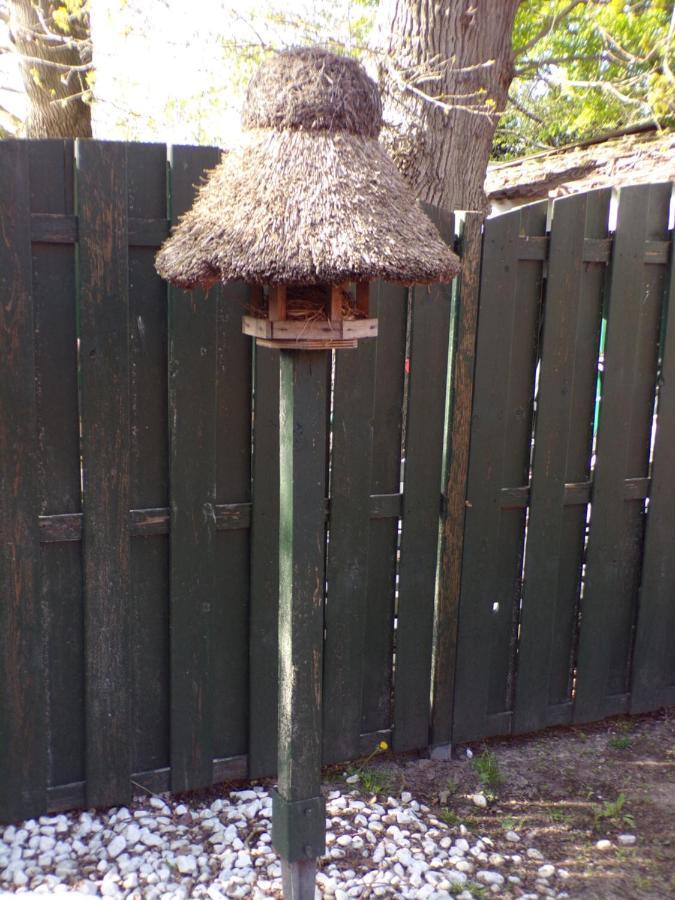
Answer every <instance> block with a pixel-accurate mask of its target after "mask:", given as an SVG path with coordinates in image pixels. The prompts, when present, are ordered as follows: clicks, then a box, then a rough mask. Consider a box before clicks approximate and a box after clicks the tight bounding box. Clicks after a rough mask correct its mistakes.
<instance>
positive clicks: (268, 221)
mask: <svg viewBox="0 0 675 900" xmlns="http://www.w3.org/2000/svg"><path fill="white" fill-rule="evenodd" d="M381 124H382V107H381V101H380V96H379V93H378V89H377V86H376V84H375V83H374V82H373V81H372V79H370V78H369V77H368V75H367V74H366V73H365V71H364V70H363V68H362V67H361V66H360V64H359V63H358V62H356V61H355V60H353V59H349V58H346V57H341V56H336V55H335V54H333V53H329V52H328V51H326V50H322V49H318V48H308V49H294V50H288V51H284V52H282V53H279V54H278V55H276V56H275V57H273V58H272V59H270V60H268V61H267V62H265V63H263V65H261V66H260V68H259V69H258V71H257V72H256V74H255V75H254V76H253V78H252V79H251V82H250V84H249V87H248V92H247V96H246V104H245V108H244V112H243V125H244V127H245V132H244V138H243V140H242V143H241V146H240V147H239V148H238V149H237V150H235V151H232V152H229V153H226V154H225V155H224V157H223V160H222V162H221V163H220V165H219V166H218V167H217V168H216V169H214V170H213V171H212V172H211V173H210V175H209V177H208V180H207V181H206V183H205V184H204V185H203V186H202V187H201V189H200V191H199V194H198V197H197V199H196V201H195V203H194V206H193V207H192V209H191V210H190V211H189V212H188V213H187V214H186V215H185V216H184V217H183V218H182V220H181V221H180V223H179V225H178V226H177V227H176V229H175V230H174V232H173V234H172V235H171V237H170V238H169V239H168V240H167V241H166V243H165V244H164V246H163V247H162V249H161V250H160V252H159V254H158V255H157V270H158V272H159V273H160V275H162V276H163V277H164V278H167V279H168V280H170V281H172V282H173V283H174V284H176V285H178V286H179V287H182V288H185V289H192V288H194V287H209V286H211V285H212V284H214V283H216V282H217V281H219V280H222V281H225V282H227V281H232V280H241V281H245V282H247V283H249V284H250V285H254V286H257V288H258V290H257V291H254V296H255V297H256V298H257V300H256V302H257V305H258V309H257V310H256V316H254V317H248V318H257V319H260V320H262V321H260V322H258V323H257V325H256V327H255V328H254V327H253V326H252V325H251V324H250V323H249V326H248V327H247V326H246V321H245V327H244V330H245V331H248V332H249V333H252V334H255V335H256V336H257V337H259V338H262V339H264V340H266V341H267V340H269V339H271V340H272V341H274V338H275V337H276V338H278V339H282V338H283V339H284V340H288V339H290V338H292V337H295V339H296V340H308V339H310V338H313V339H315V340H317V339H320V338H319V334H320V333H323V335H324V337H325V336H329V337H331V336H332V337H334V338H339V339H340V340H352V342H353V339H354V338H356V337H360V336H363V337H365V336H374V334H376V328H375V327H371V328H370V334H368V335H367V334H366V333H365V330H364V329H365V326H364V325H363V322H362V321H361V322H359V326H358V328H356V326H354V327H353V328H352V333H349V328H348V329H347V332H345V331H344V328H343V327H342V324H341V323H342V321H344V320H350V319H351V317H352V316H351V313H350V309H351V310H352V311H353V313H354V317H355V319H356V320H357V321H358V319H359V316H360V317H361V318H362V317H363V316H364V315H367V303H366V301H365V300H364V296H365V295H364V288H363V287H362V288H361V289H360V291H357V295H358V296H357V297H356V298H352V297H351V294H350V293H349V290H348V289H347V288H346V285H347V284H349V283H357V284H359V283H360V284H361V285H362V286H363V285H364V284H366V283H367V282H369V281H372V280H374V279H382V280H385V281H398V282H406V283H430V282H437V281H450V280H452V278H453V277H454V276H455V275H456V274H457V271H458V269H459V261H458V259H457V257H456V256H455V255H454V253H452V251H451V250H450V249H449V248H448V247H447V245H446V244H445V243H444V242H443V241H442V239H441V237H440V235H439V234H438V231H437V230H436V228H435V226H434V225H433V224H432V222H431V221H430V220H429V219H428V217H427V216H426V215H425V213H424V212H423V211H422V209H421V207H420V206H419V204H418V203H417V201H416V199H415V197H414V196H413V194H412V192H411V191H410V189H409V188H408V186H407V184H406V183H405V182H404V180H403V178H402V177H401V175H400V174H399V172H398V170H397V169H396V167H395V166H394V164H393V162H392V161H391V160H390V159H389V157H388V156H387V154H386V152H385V150H384V148H383V147H382V146H381V145H380V143H379V142H378V134H379V131H380V127H381ZM263 286H265V290H264V291H262V290H260V289H261V288H262V287H263ZM299 287H302V288H303V290H300V291H298V290H297V289H298V288H299ZM331 287H332V288H333V290H332V291H331V290H330V288H331ZM298 295H299V296H298ZM294 303H295V305H296V313H297V310H298V308H299V309H300V313H301V312H302V310H303V309H310V310H311V309H314V307H316V308H317V309H318V308H319V307H321V308H322V309H325V316H324V317H321V316H319V318H318V319H316V317H315V316H313V314H312V315H311V316H310V317H309V318H310V320H311V321H309V322H308V321H304V323H301V322H299V319H303V318H304V319H305V320H306V319H307V316H303V315H301V314H300V313H298V314H297V315H296V316H295V318H296V320H297V321H295V325H296V326H297V327H296V328H295V329H291V331H288V330H284V328H283V327H281V325H279V326H277V329H276V334H275V333H274V328H273V326H272V325H271V324H270V322H275V321H276V322H279V323H281V322H286V323H288V324H292V323H293V315H292V314H290V315H289V313H292V310H293V304H294ZM298 303H299V304H300V306H299V307H298ZM317 304H318V305H317ZM263 321H264V322H266V323H267V324H265V325H263ZM370 321H372V320H370ZM303 324H304V326H305V327H304V330H303V328H302V326H303ZM338 325H340V328H339V329H338V328H337V326H338ZM268 326H269V327H268ZM256 328H257V330H256ZM317 328H319V331H317ZM320 328H323V332H321V331H320ZM338 331H339V332H340V333H339V334H338V333H337V332H338ZM356 331H358V332H359V333H358V334H357V333H356ZM333 345H334V346H335V345H337V346H345V344H342V343H338V344H335V343H334V344H333ZM351 345H353V343H352V344H351Z"/></svg>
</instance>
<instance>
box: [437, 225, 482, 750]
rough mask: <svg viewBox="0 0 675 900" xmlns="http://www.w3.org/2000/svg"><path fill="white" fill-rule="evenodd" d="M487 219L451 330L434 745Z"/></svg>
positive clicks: (444, 738) (450, 680) (442, 719)
mask: <svg viewBox="0 0 675 900" xmlns="http://www.w3.org/2000/svg"><path fill="white" fill-rule="evenodd" d="M483 219H484V217H483V216H482V215H481V214H480V213H467V214H466V217H465V219H464V221H463V222H462V223H461V226H460V227H461V230H460V255H461V259H462V269H461V272H460V276H459V285H458V288H457V293H456V297H457V300H456V309H455V317H454V320H453V322H452V325H451V328H452V329H454V335H451V340H452V341H453V348H452V357H451V367H452V369H451V379H450V407H449V412H448V434H447V449H446V453H447V456H448V462H447V466H448V472H447V484H446V488H445V511H444V517H443V522H442V533H441V556H440V560H439V575H438V578H439V584H438V601H437V612H436V629H435V637H434V641H435V644H434V688H433V695H432V721H431V729H432V730H431V744H432V746H434V747H438V746H443V745H448V744H449V743H450V737H451V734H452V719H453V698H454V687H455V667H456V662H457V624H458V617H459V598H460V583H461V577H462V553H463V550H464V519H465V515H466V491H467V478H468V472H469V447H470V440H471V410H472V406H473V379H474V369H475V365H476V334H477V329H478V294H479V289H480V262H481V246H482V225H483Z"/></svg>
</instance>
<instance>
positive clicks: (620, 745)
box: [607, 734, 630, 750]
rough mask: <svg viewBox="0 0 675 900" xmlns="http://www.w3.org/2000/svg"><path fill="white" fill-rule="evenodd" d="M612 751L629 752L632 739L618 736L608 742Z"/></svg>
mask: <svg viewBox="0 0 675 900" xmlns="http://www.w3.org/2000/svg"><path fill="white" fill-rule="evenodd" d="M607 743H608V745H609V746H610V747H611V748H612V750H628V748H629V747H630V738H629V737H628V735H625V734H616V735H614V737H611V738H610V739H609V741H608V742H607Z"/></svg>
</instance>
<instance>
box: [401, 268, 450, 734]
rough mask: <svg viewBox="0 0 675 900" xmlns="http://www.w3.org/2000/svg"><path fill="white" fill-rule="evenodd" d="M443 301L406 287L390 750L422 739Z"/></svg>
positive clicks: (441, 293) (441, 404) (441, 291)
mask: <svg viewBox="0 0 675 900" xmlns="http://www.w3.org/2000/svg"><path fill="white" fill-rule="evenodd" d="M450 305H451V289H450V287H449V286H448V285H437V286H433V287H430V288H429V287H416V288H414V290H413V297H412V315H411V331H412V333H411V339H410V380H409V386H408V409H407V420H406V422H407V428H406V446H405V470H404V483H403V532H402V535H401V559H400V564H399V582H398V588H399V595H398V617H397V629H396V673H395V678H394V749H395V750H396V751H404V750H413V749H416V748H419V747H426V746H427V745H428V743H429V724H430V712H431V711H430V705H429V698H430V695H431V662H432V649H433V647H432V644H433V627H434V604H435V597H436V568H437V562H438V539H439V526H440V509H441V503H440V501H441V480H442V475H443V472H442V465H443V431H444V414H445V391H446V383H447V373H448V363H449V359H448V341H449V326H450Z"/></svg>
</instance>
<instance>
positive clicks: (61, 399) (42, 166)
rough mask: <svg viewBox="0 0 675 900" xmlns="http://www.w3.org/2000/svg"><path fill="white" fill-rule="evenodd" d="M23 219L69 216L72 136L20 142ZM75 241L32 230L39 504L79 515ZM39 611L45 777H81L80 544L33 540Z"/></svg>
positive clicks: (47, 510)
mask: <svg viewBox="0 0 675 900" xmlns="http://www.w3.org/2000/svg"><path fill="white" fill-rule="evenodd" d="M26 146H27V149H28V163H29V169H30V194H31V217H32V218H34V217H35V216H37V215H41V216H45V215H46V216H49V217H57V216H72V215H73V203H74V189H73V188H74V147H73V142H72V141H57V140H53V141H52V140H49V141H29V142H27V145H26ZM75 274H76V262H75V245H74V244H53V243H47V242H42V241H36V240H35V235H34V236H33V308H34V327H35V389H36V400H37V418H38V422H37V450H38V481H39V497H40V502H39V512H40V514H41V515H43V516H49V515H59V514H66V515H67V514H74V515H77V516H79V517H80V518H81V510H82V503H81V496H80V427H79V411H78V385H77V368H78V362H77V333H76V323H77V310H76V290H75ZM40 557H41V579H40V581H41V590H42V603H43V607H44V609H46V610H48V616H47V629H48V631H47V666H48V672H49V678H48V686H47V691H48V696H49V721H50V723H51V726H50V729H49V769H50V771H49V783H50V784H68V783H71V782H75V781H82V782H84V777H85V759H84V731H85V718H84V716H85V712H84V689H85V688H84V685H85V679H84V610H83V603H82V552H81V545H79V544H76V543H73V542H66V541H63V542H55V543H50V544H44V543H43V544H41V545H40Z"/></svg>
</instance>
